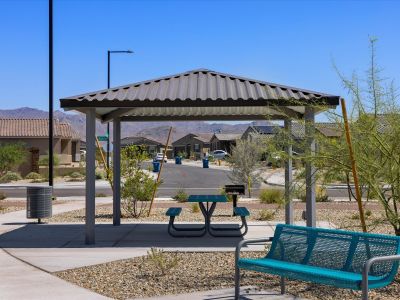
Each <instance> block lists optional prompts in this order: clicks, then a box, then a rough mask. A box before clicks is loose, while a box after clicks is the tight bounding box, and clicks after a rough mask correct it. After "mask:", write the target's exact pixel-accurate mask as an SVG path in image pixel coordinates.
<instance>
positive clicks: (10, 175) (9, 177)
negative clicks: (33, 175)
mask: <svg viewBox="0 0 400 300" xmlns="http://www.w3.org/2000/svg"><path fill="white" fill-rule="evenodd" d="M21 179H22V177H21V175H19V174H18V173H15V172H7V173H6V174H4V175H3V176H2V177H0V183H8V182H11V181H18V180H21Z"/></svg>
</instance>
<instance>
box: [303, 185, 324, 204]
mask: <svg viewBox="0 0 400 300" xmlns="http://www.w3.org/2000/svg"><path fill="white" fill-rule="evenodd" d="M297 198H299V199H300V200H301V202H306V191H305V190H301V191H299V192H297ZM315 201H316V202H329V201H330V199H329V197H328V195H327V193H326V189H325V188H324V187H321V186H317V187H316V188H315Z"/></svg>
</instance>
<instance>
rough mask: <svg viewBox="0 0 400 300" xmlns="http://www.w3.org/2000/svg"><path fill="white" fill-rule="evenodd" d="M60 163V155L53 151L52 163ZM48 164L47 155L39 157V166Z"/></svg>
mask: <svg viewBox="0 0 400 300" xmlns="http://www.w3.org/2000/svg"><path fill="white" fill-rule="evenodd" d="M59 164H60V157H59V156H58V155H57V154H56V153H54V154H53V165H54V166H58V165H59ZM48 165H49V155H48V154H46V155H43V156H41V157H40V158H39V166H48Z"/></svg>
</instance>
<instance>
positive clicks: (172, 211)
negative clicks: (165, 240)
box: [165, 207, 182, 217]
mask: <svg viewBox="0 0 400 300" xmlns="http://www.w3.org/2000/svg"><path fill="white" fill-rule="evenodd" d="M181 212H182V207H170V208H168V210H167V212H166V213H165V215H167V216H169V217H177V216H179V215H180V214H181Z"/></svg>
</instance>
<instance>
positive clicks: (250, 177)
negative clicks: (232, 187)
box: [227, 140, 262, 197]
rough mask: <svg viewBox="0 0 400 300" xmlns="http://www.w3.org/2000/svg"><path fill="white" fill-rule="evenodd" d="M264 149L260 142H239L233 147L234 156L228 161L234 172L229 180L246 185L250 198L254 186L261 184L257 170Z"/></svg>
mask: <svg viewBox="0 0 400 300" xmlns="http://www.w3.org/2000/svg"><path fill="white" fill-rule="evenodd" d="M261 153H262V147H261V145H260V144H259V143H258V142H254V141H242V140H238V141H237V143H236V146H234V147H232V155H231V156H230V157H229V158H228V159H227V160H228V162H229V164H230V167H231V169H232V172H231V173H230V174H229V175H228V177H229V179H230V180H231V181H232V182H233V183H235V184H244V185H245V186H246V188H247V192H248V195H249V197H251V191H252V188H253V186H254V185H255V184H256V183H257V182H259V181H260V180H261V179H260V176H259V174H258V173H257V170H258V168H259V165H260V161H261Z"/></svg>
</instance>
